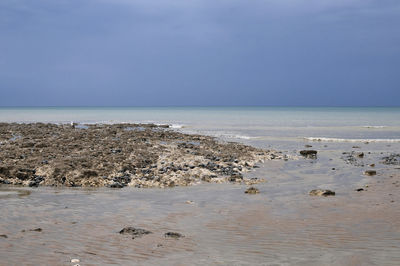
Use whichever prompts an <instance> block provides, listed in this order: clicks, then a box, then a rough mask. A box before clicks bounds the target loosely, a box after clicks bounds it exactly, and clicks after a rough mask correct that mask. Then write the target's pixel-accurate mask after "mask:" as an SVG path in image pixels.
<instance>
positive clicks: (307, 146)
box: [304, 144, 312, 148]
mask: <svg viewBox="0 0 400 266" xmlns="http://www.w3.org/2000/svg"><path fill="white" fill-rule="evenodd" d="M304 147H306V148H311V147H312V145H310V144H306V145H304Z"/></svg>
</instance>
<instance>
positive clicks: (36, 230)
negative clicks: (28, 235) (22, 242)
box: [29, 227, 43, 232]
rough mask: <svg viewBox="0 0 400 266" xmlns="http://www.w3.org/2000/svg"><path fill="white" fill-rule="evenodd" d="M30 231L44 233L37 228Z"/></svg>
mask: <svg viewBox="0 0 400 266" xmlns="http://www.w3.org/2000/svg"><path fill="white" fill-rule="evenodd" d="M29 231H33V232H42V231H43V229H42V228H40V227H39V228H35V229H30V230H29Z"/></svg>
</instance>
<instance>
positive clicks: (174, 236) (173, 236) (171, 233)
mask: <svg viewBox="0 0 400 266" xmlns="http://www.w3.org/2000/svg"><path fill="white" fill-rule="evenodd" d="M164 237H169V238H175V239H179V238H181V237H184V235H182V234H180V233H176V232H167V233H165V234H164Z"/></svg>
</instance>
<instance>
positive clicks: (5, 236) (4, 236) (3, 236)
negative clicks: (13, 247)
mask: <svg viewBox="0 0 400 266" xmlns="http://www.w3.org/2000/svg"><path fill="white" fill-rule="evenodd" d="M0 237H2V238H8V236H7V235H0Z"/></svg>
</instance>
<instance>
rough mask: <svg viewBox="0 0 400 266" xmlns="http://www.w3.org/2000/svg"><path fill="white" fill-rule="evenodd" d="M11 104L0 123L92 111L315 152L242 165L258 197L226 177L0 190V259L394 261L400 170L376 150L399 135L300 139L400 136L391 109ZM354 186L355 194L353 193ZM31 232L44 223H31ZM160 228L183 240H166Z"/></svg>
mask: <svg viewBox="0 0 400 266" xmlns="http://www.w3.org/2000/svg"><path fill="white" fill-rule="evenodd" d="M10 110H11V109H3V110H0V121H8V120H11V121H19V122H21V121H25V122H29V121H31V122H32V121H52V122H68V121H69V120H73V121H77V122H97V121H99V120H98V118H99V117H100V116H101V117H103V119H104V120H107V122H113V121H114V120H115V118H114V117H119V118H120V121H122V122H143V121H145V120H154V122H159V123H171V124H173V123H175V124H178V123H181V124H183V125H185V126H186V127H184V128H181V129H177V130H183V131H185V132H200V133H208V134H211V135H215V136H219V137H220V138H221V139H223V140H239V141H242V142H245V143H247V144H251V145H255V146H258V147H262V148H276V149H278V150H283V151H285V152H287V153H290V154H293V155H294V154H298V151H299V150H301V149H304V145H305V144H311V145H312V146H313V147H312V149H316V150H318V159H317V160H309V159H303V158H299V159H298V160H290V161H287V162H285V161H270V162H266V163H265V164H262V165H260V166H261V168H258V169H256V171H254V172H251V173H248V176H249V177H252V176H256V177H262V178H265V179H266V182H265V183H262V184H259V185H257V188H259V189H260V194H257V195H247V194H245V193H244V191H245V189H246V186H244V185H234V184H203V185H196V186H192V187H176V188H171V189H135V188H124V189H106V188H102V189H82V188H46V187H39V188H12V187H4V186H3V187H1V189H0V203H1V204H0V213H1V218H0V235H2V234H6V235H7V238H4V237H0V259H1V264H5V265H20V264H24V265H37V264H46V265H73V264H72V263H70V260H71V259H72V258H78V259H80V261H81V262H80V265H99V264H101V265H109V264H116V265H132V264H137V265H154V264H163V265H204V264H206V265H210V264H213V265H255V264H256V265H399V264H400V206H399V204H398V203H399V202H400V195H399V193H398V190H399V187H400V169H396V168H400V166H387V165H383V164H381V163H380V161H381V157H383V156H384V155H387V154H389V153H394V152H396V153H400V143H398V142H369V143H368V144H366V143H364V141H360V142H356V143H352V142H346V141H344V142H329V141H315V142H314V141H307V140H305V139H304V137H305V136H315V137H333V138H359V139H366V138H372V139H378V138H379V139H382V138H383V139H396V138H400V137H399V135H400V131H399V126H400V121H399V119H398V117H400V116H397V115H398V114H399V113H400V110H399V109H396V108H394V109H383V110H381V109H379V108H378V109H367V110H365V109H364V110H363V109H352V110H346V109H344V110H337V109H325V110H322V111H321V110H320V109H315V108H314V109H311V110H310V109H300V110H296V109H291V110H287V109H279V108H278V109H272V110H270V109H268V108H266V109H261V110H259V109H257V108H256V109H254V110H253V109H251V108H249V109H240V108H239V109H234V110H230V109H229V108H228V109H223V110H219V109H218V108H214V109H212V108H211V109H207V110H203V111H202V110H201V109H194V110H186V111H185V112H182V111H179V110H176V109H171V110H166V111H163V112H161V111H160V110H159V109H154V110H153V109H149V110H146V109H144V110H142V109H141V110H139V111H138V112H137V110H136V109H134V108H133V109H132V108H131V109H129V108H128V109H118V108H117V109H102V110H100V111H96V109H90V108H89V109H88V110H81V109H79V108H78V109H73V110H68V109H67V110H63V109H57V110H56V111H55V112H51V111H48V110H47V111H46V110H45V109H43V110H36V111H35V110H34V111H33V112H27V111H26V110H25V111H24V110H22V109H18V110H16V112H14V113H12V112H11V111H10ZM35 112H36V113H35ZM318 112H320V113H318ZM71 114H72V115H71ZM74 115H75V118H79V119H75V118H74ZM22 118H24V119H22ZM60 118H65V119H60ZM88 118H92V119H88ZM138 118H140V119H138ZM155 118H158V119H155ZM53 119H54V120H53ZM114 122H115V121H114ZM364 125H376V126H383V125H384V126H386V127H383V128H382V127H377V128H365V127H363V126H364ZM238 136H239V137H240V136H247V137H248V138H237V137H238ZM355 145H356V146H359V148H353V146H355ZM349 151H363V152H364V153H365V157H364V158H363V159H362V162H363V163H364V165H365V166H364V167H360V166H354V165H349V164H346V163H345V162H344V161H343V160H342V159H341V157H342V156H343V154H342V152H349ZM368 152H371V153H370V154H369V153H368ZM371 163H375V164H376V167H375V169H376V170H377V172H378V175H377V176H374V177H366V176H364V175H363V174H362V173H363V171H364V170H366V169H369V167H368V164H371ZM332 168H335V170H332ZM366 185H368V187H366ZM361 187H362V188H364V189H365V191H362V192H356V191H355V189H357V188H361ZM315 188H323V189H331V190H334V191H336V196H334V197H327V198H324V197H311V196H309V195H308V192H309V191H310V190H312V189H315ZM187 201H192V203H187ZM126 226H134V227H139V228H144V229H147V230H150V231H152V232H153V233H152V234H150V235H146V236H143V237H142V238H136V239H131V237H129V236H126V235H120V234H119V233H118V232H119V231H120V230H121V229H122V228H123V227H126ZM36 228H41V229H42V231H41V232H37V231H30V230H32V229H36ZM23 230H25V231H24V232H22V231H23ZM168 231H173V232H179V233H182V234H183V235H185V237H184V238H181V239H178V240H176V239H168V238H165V237H164V233H166V232H168Z"/></svg>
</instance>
